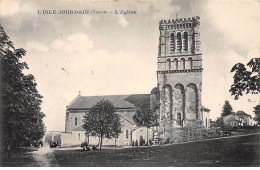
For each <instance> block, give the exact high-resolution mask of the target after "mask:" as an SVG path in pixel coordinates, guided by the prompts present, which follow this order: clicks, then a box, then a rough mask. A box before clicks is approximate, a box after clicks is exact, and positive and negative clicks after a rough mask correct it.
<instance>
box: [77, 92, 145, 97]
mask: <svg viewBox="0 0 260 170" xmlns="http://www.w3.org/2000/svg"><path fill="white" fill-rule="evenodd" d="M144 94H146V93H142V94H111V95H99V96H98V95H96V96H81V97H103V96H131V95H144Z"/></svg>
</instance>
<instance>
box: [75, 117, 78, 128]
mask: <svg viewBox="0 0 260 170" xmlns="http://www.w3.org/2000/svg"><path fill="white" fill-rule="evenodd" d="M75 126H78V118H76V117H75Z"/></svg>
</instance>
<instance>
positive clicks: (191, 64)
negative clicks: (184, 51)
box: [188, 57, 193, 69]
mask: <svg viewBox="0 0 260 170" xmlns="http://www.w3.org/2000/svg"><path fill="white" fill-rule="evenodd" d="M188 61H189V66H190V69H192V67H193V61H192V58H191V57H190V58H189V59H188Z"/></svg>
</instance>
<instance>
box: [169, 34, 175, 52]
mask: <svg viewBox="0 0 260 170" xmlns="http://www.w3.org/2000/svg"><path fill="white" fill-rule="evenodd" d="M174 41H175V40H174V33H171V35H170V50H171V52H172V53H173V52H174V51H175V44H174Z"/></svg>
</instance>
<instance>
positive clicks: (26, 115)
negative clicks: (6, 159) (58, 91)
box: [0, 26, 45, 148]
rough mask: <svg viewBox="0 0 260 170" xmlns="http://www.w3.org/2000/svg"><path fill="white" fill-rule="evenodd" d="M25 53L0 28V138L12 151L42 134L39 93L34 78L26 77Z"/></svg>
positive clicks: (42, 125)
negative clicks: (0, 127) (0, 128)
mask: <svg viewBox="0 0 260 170" xmlns="http://www.w3.org/2000/svg"><path fill="white" fill-rule="evenodd" d="M25 54H26V51H25V50H24V49H22V48H21V49H15V47H14V45H13V43H12V42H11V41H10V40H9V37H8V36H7V35H6V33H5V31H4V29H3V28H2V27H1V26H0V64H1V69H2V70H1V72H0V73H1V80H2V82H1V88H2V103H1V106H2V113H3V115H2V119H3V122H2V123H1V125H2V131H3V134H2V138H3V142H4V143H3V144H4V146H5V148H6V147H7V146H10V145H11V146H12V148H15V147H17V146H19V145H21V144H22V143H25V142H26V143H28V142H32V141H33V140H39V139H40V138H42V136H43V135H44V131H45V126H44V123H43V121H42V119H43V117H44V116H45V115H44V114H43V113H42V112H41V111H40V110H41V107H40V105H41V103H42V100H41V99H42V96H41V95H40V94H39V93H38V91H37V89H36V87H37V83H36V81H35V78H34V76H33V75H31V74H28V75H25V74H24V73H23V70H25V69H29V68H28V65H27V64H26V63H25V62H21V61H20V60H21V59H22V57H23V56H25Z"/></svg>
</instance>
